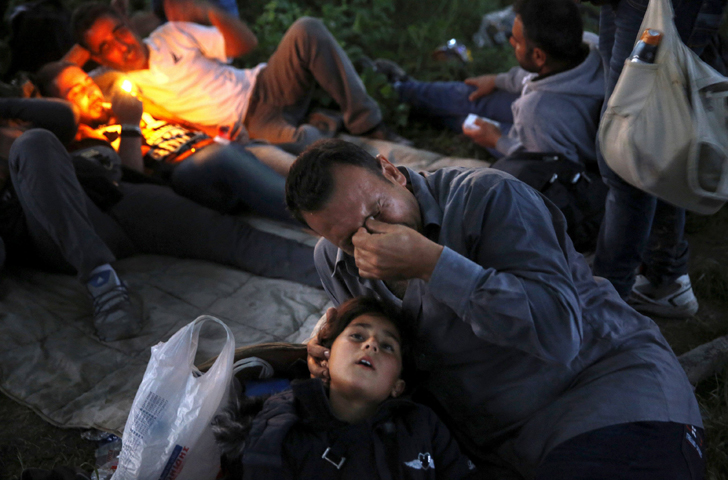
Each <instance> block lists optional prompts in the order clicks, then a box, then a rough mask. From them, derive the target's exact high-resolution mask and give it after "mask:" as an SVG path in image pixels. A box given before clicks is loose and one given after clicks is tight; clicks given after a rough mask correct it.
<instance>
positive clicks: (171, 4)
mask: <svg viewBox="0 0 728 480" xmlns="http://www.w3.org/2000/svg"><path fill="white" fill-rule="evenodd" d="M210 8H211V7H210V4H209V3H207V2H206V1H204V0H164V14H165V15H166V16H167V20H169V21H170V22H192V23H199V24H202V25H209V24H210V17H209V15H208V12H209V9H210Z"/></svg>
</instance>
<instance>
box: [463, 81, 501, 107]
mask: <svg viewBox="0 0 728 480" xmlns="http://www.w3.org/2000/svg"><path fill="white" fill-rule="evenodd" d="M465 85H472V86H474V87H475V91H474V92H473V93H471V94H470V96H469V97H468V100H470V101H471V102H474V101H476V100H477V99H479V98H480V97H484V96H485V95H490V94H491V93H493V91H494V90H495V75H481V76H479V77H470V78H466V79H465Z"/></svg>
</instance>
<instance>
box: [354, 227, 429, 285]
mask: <svg viewBox="0 0 728 480" xmlns="http://www.w3.org/2000/svg"><path fill="white" fill-rule="evenodd" d="M365 225H366V228H364V227H362V228H360V229H359V230H358V231H357V232H356V233H355V234H354V236H353V237H352V239H351V241H352V243H353V244H354V259H355V260H356V266H357V267H358V268H359V276H361V277H362V278H373V279H376V280H409V279H411V278H421V279H422V280H425V281H428V280H429V279H430V276H431V275H432V272H433V271H434V270H435V265H437V261H438V260H439V259H440V254H441V253H442V245H438V244H437V243H435V242H433V241H432V240H429V239H427V238H426V237H425V236H424V235H422V234H421V233H419V232H418V231H416V230H413V229H412V228H409V227H406V226H404V225H393V224H391V223H384V222H380V221H378V220H375V219H374V218H368V219H367V221H366V223H365Z"/></svg>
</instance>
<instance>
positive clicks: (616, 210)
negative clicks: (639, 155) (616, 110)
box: [593, 0, 724, 298]
mask: <svg viewBox="0 0 728 480" xmlns="http://www.w3.org/2000/svg"><path fill="white" fill-rule="evenodd" d="M648 3H649V0H621V1H620V2H619V3H617V4H616V5H612V4H607V5H605V6H603V7H602V9H601V16H600V25H599V51H600V53H601V55H602V58H603V61H604V70H605V72H606V79H605V88H606V92H605V101H604V108H603V110H602V113H604V109H606V106H607V101H608V99H609V97H610V96H611V94H612V92H613V91H614V87H615V85H616V84H617V80H618V79H619V75H620V73H621V72H622V67H623V66H624V61H625V60H626V59H627V57H628V56H629V54H630V53H631V52H632V48H633V46H634V42H635V40H636V39H637V37H638V35H639V34H640V33H641V32H640V26H641V24H642V19H643V17H644V14H645V11H646V9H647V5H648ZM673 8H674V10H675V25H676V27H677V30H678V33H679V34H680V38H682V39H683V41H684V42H685V43H686V44H687V45H688V46H689V47H690V48H692V49H693V51H695V52H696V53H698V54H700V52H702V50H703V48H704V47H705V45H706V44H707V43H708V40H709V39H710V38H711V37H712V36H713V34H714V33H715V32H716V31H717V29H718V27H719V26H720V22H721V19H722V12H723V8H724V5H723V0H673ZM597 160H598V162H599V169H600V171H601V174H602V178H603V179H604V182H605V183H606V184H607V186H608V187H609V193H608V194H607V201H606V210H605V214H604V221H603V223H602V227H601V230H600V232H599V239H598V242H597V250H596V253H595V257H594V266H593V271H594V274H595V275H598V276H601V277H604V278H606V279H608V280H609V281H610V282H612V284H613V285H614V287H615V289H616V290H617V292H618V293H619V294H620V295H621V296H622V297H623V298H625V297H627V296H628V295H629V292H630V291H631V289H632V286H633V285H634V280H635V270H636V269H637V267H638V266H639V265H640V263H642V264H643V267H644V269H643V272H644V274H645V275H646V276H647V278H648V279H649V280H650V281H651V282H652V283H654V284H655V285H662V284H666V283H671V282H673V281H675V280H676V279H677V278H678V277H680V276H681V275H684V274H685V273H687V264H688V243H687V240H686V239H685V237H684V227H685V210H683V209H680V208H677V207H674V206H672V205H669V204H667V203H665V202H663V201H661V200H658V199H657V198H656V197H654V196H652V195H649V194H647V193H645V192H643V191H641V190H639V189H637V188H635V187H633V186H631V185H629V184H628V183H626V182H625V181H624V180H622V179H621V178H620V177H619V176H618V175H617V174H616V173H614V172H613V171H612V169H610V168H609V166H608V165H607V164H606V162H605V161H604V158H603V157H602V155H601V152H600V151H599V150H597Z"/></svg>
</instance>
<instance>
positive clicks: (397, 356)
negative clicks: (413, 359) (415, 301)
mask: <svg viewBox="0 0 728 480" xmlns="http://www.w3.org/2000/svg"><path fill="white" fill-rule="evenodd" d="M401 373H402V351H401V347H400V337H399V332H398V331H397V328H396V327H395V326H394V324H393V323H392V322H390V321H389V320H387V319H386V318H382V317H377V316H371V315H367V314H365V315H361V316H359V317H357V318H355V319H354V320H352V321H351V323H349V325H348V326H347V327H346V328H345V329H344V331H343V332H341V334H340V335H339V336H338V337H336V340H334V343H333V345H331V353H330V356H329V374H330V376H331V384H330V387H331V389H332V390H336V391H337V393H338V394H339V395H342V396H345V397H349V398H352V399H356V400H358V401H370V402H372V403H377V404H378V403H381V402H383V401H384V400H386V399H387V398H389V397H390V396H393V397H396V396H398V395H400V394H401V393H402V392H403V391H404V386H405V385H404V380H402V379H400V378H399V376H400V374H401Z"/></svg>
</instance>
